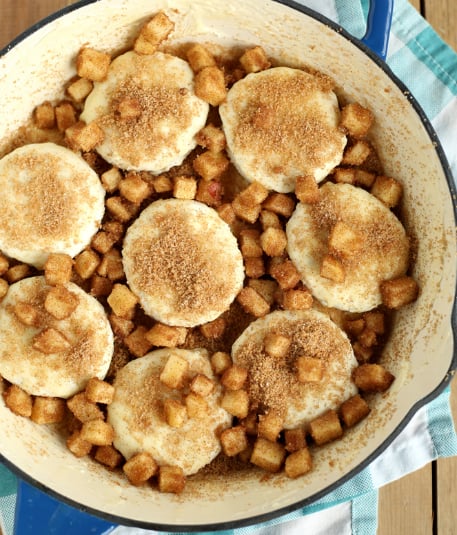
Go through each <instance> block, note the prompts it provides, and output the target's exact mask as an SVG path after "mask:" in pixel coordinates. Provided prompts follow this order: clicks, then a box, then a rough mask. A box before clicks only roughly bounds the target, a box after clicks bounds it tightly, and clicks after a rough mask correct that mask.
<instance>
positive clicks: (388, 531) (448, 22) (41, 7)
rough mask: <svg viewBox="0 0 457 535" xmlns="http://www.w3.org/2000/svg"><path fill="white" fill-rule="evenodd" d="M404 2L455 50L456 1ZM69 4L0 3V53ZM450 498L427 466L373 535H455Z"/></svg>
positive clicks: (447, 475)
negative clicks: (414, 9) (421, 16)
mask: <svg viewBox="0 0 457 535" xmlns="http://www.w3.org/2000/svg"><path fill="white" fill-rule="evenodd" d="M410 1H411V4H413V5H414V6H415V7H416V9H417V10H418V11H419V12H422V14H423V15H424V16H425V17H426V18H427V20H428V21H429V22H430V24H431V25H432V26H433V27H434V28H435V30H436V31H437V32H438V34H440V35H441V37H442V38H443V39H444V40H445V41H447V42H448V44H450V45H451V46H452V47H453V48H454V49H457V0H410ZM71 3H72V2H71V0H39V1H34V0H0V48H2V47H3V46H4V45H6V44H7V43H8V42H9V41H10V40H11V39H13V38H14V37H15V36H17V35H18V34H19V33H20V32H21V31H23V30H24V29H26V28H27V27H29V26H30V25H31V24H32V23H34V22H37V21H38V20H40V19H42V18H43V17H45V16H46V15H48V14H49V13H52V12H53V11H55V10H57V9H59V8H61V7H64V6H66V5H68V4H71ZM421 8H422V11H421ZM452 403H453V409H454V420H455V421H457V420H456V417H457V384H454V385H453V388H452ZM456 497H457V458H452V459H440V460H439V461H438V462H436V463H430V464H429V465H427V466H426V467H424V468H422V469H421V470H418V471H417V472H415V473H413V474H410V475H408V476H406V477H404V478H402V479H400V480H399V481H396V482H394V483H391V484H389V485H387V486H385V487H384V488H382V489H381V490H380V498H379V528H378V535H397V534H398V535H409V534H411V535H457V509H456V504H455V500H456ZM0 535H1V534H0Z"/></svg>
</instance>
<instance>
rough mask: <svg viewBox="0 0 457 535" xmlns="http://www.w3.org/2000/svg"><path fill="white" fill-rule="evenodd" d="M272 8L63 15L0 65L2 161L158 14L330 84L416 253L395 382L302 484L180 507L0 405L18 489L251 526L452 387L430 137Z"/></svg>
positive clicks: (249, 488) (178, 31)
mask: <svg viewBox="0 0 457 535" xmlns="http://www.w3.org/2000/svg"><path fill="white" fill-rule="evenodd" d="M290 5H291V6H292V7H290V6H286V5H283V4H280V3H276V2H273V1H271V0H250V1H249V2H246V1H245V0H231V1H230V2H225V1H222V0H218V1H216V0H187V1H186V0H169V1H166V0H151V1H145V0H100V1H98V2H82V3H79V4H76V5H74V6H71V7H70V8H69V9H66V10H64V11H63V12H61V13H59V14H58V15H56V16H54V17H50V18H49V19H47V21H45V23H42V24H39V25H37V26H35V27H33V28H32V30H31V31H30V32H28V33H27V34H26V35H25V36H23V37H22V38H20V39H18V40H17V41H16V42H14V43H13V45H14V46H11V47H9V48H8V49H7V53H6V54H4V55H3V56H1V57H0V94H1V95H2V106H1V107H0V125H1V126H0V153H2V151H3V150H4V148H5V146H6V144H7V141H8V139H9V138H10V136H11V135H12V134H13V133H14V131H15V130H16V129H17V128H18V127H19V126H20V125H21V124H23V123H24V122H25V121H26V120H27V119H28V118H29V116H30V114H31V112H32V110H33V109H34V107H35V106H36V105H37V104H39V103H40V102H42V101H44V100H48V99H50V100H54V99H57V98H60V97H62V96H63V95H62V87H63V85H64V83H65V82H66V81H67V80H68V79H69V78H71V77H72V76H73V75H74V74H75V62H74V60H75V56H76V54H77V52H78V50H79V49H80V47H81V46H82V45H83V44H89V45H90V46H93V47H95V48H97V49H100V50H104V51H109V52H111V53H116V52H119V51H121V50H124V49H125V48H126V47H129V46H130V45H131V44H132V42H133V36H134V35H135V34H136V33H137V31H138V29H139V28H140V27H141V25H142V23H143V22H144V21H145V20H147V19H148V18H149V17H150V16H151V15H152V14H154V13H155V12H157V11H158V10H161V9H164V10H165V11H166V12H167V13H168V14H169V16H170V17H171V18H172V19H173V20H174V22H175V32H174V36H173V38H174V39H175V40H177V41H181V42H186V41H205V40H210V41H213V42H215V41H216V42H220V43H222V44H226V45H235V46H240V47H246V46H253V45H258V44H260V45H262V46H263V47H264V48H265V49H266V51H267V54H268V55H269V56H272V57H274V58H275V59H276V60H278V61H279V62H281V63H284V64H287V65H290V66H297V67H302V66H310V67H313V68H315V69H318V70H320V71H322V72H324V73H326V74H328V75H330V76H331V77H332V78H333V79H334V80H335V81H336V84H337V90H338V93H339V95H340V96H341V98H342V99H348V100H354V101H358V102H360V103H361V104H362V105H364V106H367V107H369V108H370V109H371V110H373V112H374V114H375V117H376V121H375V126H374V128H373V141H374V143H375V145H376V148H377V150H378V152H379V155H380V157H381V160H382V163H383V165H384V168H385V173H386V174H388V175H392V176H394V177H396V178H398V179H400V180H401V181H402V183H403V184H404V188H405V195H404V203H403V208H402V211H403V220H404V222H405V225H406V227H407V230H408V232H409V234H410V235H411V236H412V237H413V238H414V239H415V240H417V259H416V262H415V265H414V270H413V275H414V276H415V277H416V279H417V280H418V281H419V284H420V287H421V294H420V297H419V299H418V301H417V302H416V303H414V304H413V305H411V306H408V307H406V308H405V309H403V310H402V311H401V312H399V313H397V314H396V315H395V319H394V323H393V332H392V336H391V339H390V342H389V344H388V346H387V348H386V351H385V355H384V357H383V362H384V364H385V365H386V366H387V367H388V368H389V369H390V370H391V371H392V372H393V373H394V374H395V376H396V380H395V382H394V384H393V386H392V387H391V389H390V390H389V392H388V393H387V394H385V395H380V396H378V397H377V399H374V400H372V401H371V404H372V407H373V410H372V412H371V414H370V415H369V417H368V418H367V420H366V421H365V422H364V423H363V424H362V425H360V426H358V427H357V428H355V429H353V430H352V431H351V432H348V433H346V435H345V438H344V440H342V441H338V442H336V443H334V444H331V445H329V446H327V447H325V448H320V449H319V450H317V451H316V452H315V457H314V459H315V468H314V470H313V471H312V472H311V473H310V474H309V475H307V476H305V477H302V478H299V479H296V480H289V479H287V478H285V477H284V476H281V475H279V476H272V477H268V478H266V479H265V478H263V479H262V474H260V473H259V472H255V471H253V472H250V475H249V476H246V475H245V476H243V477H233V478H226V477H225V478H224V479H223V480H221V478H218V477H208V478H206V479H205V480H203V481H193V480H192V479H191V480H190V481H189V482H188V485H187V490H186V491H185V492H184V494H183V495H182V496H181V497H175V496H172V495H169V494H160V493H158V492H155V491H152V490H151V489H150V488H147V487H144V488H135V487H133V486H131V485H129V484H127V483H126V481H125V479H124V478H123V477H122V476H120V475H118V474H116V473H111V472H108V471H107V470H106V469H104V468H102V467H100V466H98V465H97V464H96V463H95V462H92V461H91V460H89V459H76V458H74V457H73V455H72V454H71V453H69V451H67V449H66V447H65V444H64V439H63V438H62V436H61V435H60V434H59V433H58V432H56V431H55V430H54V429H53V428H52V427H46V426H37V425H35V424H33V423H32V422H30V421H29V420H27V419H23V418H19V417H17V416H14V415H13V414H12V413H11V412H10V411H9V410H8V409H7V408H6V407H5V406H4V404H3V401H0V429H1V431H2V433H1V439H0V454H1V457H2V459H3V460H4V461H5V463H6V464H7V465H8V466H10V467H11V468H12V469H14V470H15V471H16V473H17V474H18V475H19V476H21V477H22V478H24V479H25V480H27V481H29V482H31V483H32V484H34V485H36V486H37V487H38V488H40V489H43V490H45V491H46V492H48V493H49V494H50V495H53V496H56V497H58V498H59V499H62V500H64V501H66V502H67V503H69V504H72V505H74V506H76V507H78V508H80V509H82V510H87V511H90V512H92V513H94V514H96V515H99V516H101V517H103V518H106V519H108V520H110V521H113V522H118V523H120V524H124V525H135V526H139V527H145V528H150V529H158V530H166V531H204V530H215V529H225V528H228V527H239V526H242V525H248V524H253V523H257V522H259V521H261V520H266V519H269V518H272V517H275V516H278V515H280V514H284V513H286V512H289V511H292V510H295V509H297V508H299V507H302V506H303V505H306V504H309V503H312V502H313V501H315V500H316V499H317V498H319V497H321V496H322V495H324V494H325V493H327V492H328V491H329V490H332V489H334V488H335V487H336V486H338V485H340V484H341V483H342V482H343V481H346V480H347V479H348V478H349V477H351V476H352V475H354V474H355V473H357V472H358V471H359V470H361V469H362V468H363V467H365V466H367V464H368V463H369V462H371V461H372V460H373V459H374V458H375V457H376V456H378V455H379V454H380V453H381V452H382V451H383V450H384V449H385V448H386V446H387V445H388V444H389V443H390V442H391V441H392V440H393V438H394V437H395V436H396V435H398V433H399V432H400V431H401V429H402V428H403V427H404V426H405V425H406V423H407V422H408V421H409V419H410V418H411V416H412V415H413V414H414V412H415V411H416V410H417V409H418V408H419V407H420V406H421V405H423V404H424V403H425V402H426V401H428V400H430V399H432V398H433V397H434V396H436V395H437V394H438V393H439V392H441V391H442V390H443V389H444V387H445V386H446V385H447V384H448V383H449V380H450V378H451V375H453V370H454V368H455V366H456V359H455V355H454V343H455V341H454V331H455V311H454V306H455V305H454V302H455V300H454V297H455V284H456V280H455V279H456V252H455V211H454V207H453V202H452V199H453V198H455V189H454V185H453V181H452V176H451V173H450V170H449V167H448V164H447V163H446V159H445V157H444V154H443V151H442V149H441V146H440V144H439V141H438V139H437V138H436V135H435V133H434V131H433V129H432V128H431V126H430V124H429V122H428V120H427V119H426V117H425V115H424V113H423V112H422V111H421V109H420V108H419V106H418V105H417V103H416V101H415V100H414V98H413V97H412V96H411V94H410V93H409V92H408V91H407V89H406V88H405V87H404V86H403V85H402V84H401V82H399V81H398V80H397V79H396V78H395V77H394V76H393V74H392V73H391V72H390V70H389V69H388V68H387V67H386V65H385V64H384V63H383V62H382V61H380V60H379V59H378V58H377V57H376V56H375V55H374V54H373V53H371V52H370V51H369V50H368V49H367V48H366V47H365V46H363V45H362V44H361V43H360V42H358V41H357V40H355V39H353V38H352V37H351V36H349V35H348V34H347V33H346V32H344V31H343V30H342V29H341V28H338V27H336V26H335V25H334V24H332V23H330V22H329V21H327V20H326V19H324V18H322V17H321V16H319V15H317V14H315V13H314V12H312V11H310V10H308V9H305V8H303V7H301V6H298V5H296V4H293V5H292V3H290Z"/></svg>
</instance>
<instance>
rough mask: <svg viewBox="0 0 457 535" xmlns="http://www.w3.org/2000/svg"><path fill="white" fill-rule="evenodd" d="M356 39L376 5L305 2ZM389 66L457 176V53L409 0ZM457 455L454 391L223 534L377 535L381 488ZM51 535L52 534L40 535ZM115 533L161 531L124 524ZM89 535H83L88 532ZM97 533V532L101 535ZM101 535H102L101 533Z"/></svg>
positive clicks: (0, 474) (1, 518) (4, 517)
mask: <svg viewBox="0 0 457 535" xmlns="http://www.w3.org/2000/svg"><path fill="white" fill-rule="evenodd" d="M297 1H298V2H299V3H302V4H303V5H306V6H308V7H310V8H312V9H315V10H316V11H318V12H320V13H321V14H323V15H325V16H326V17H328V18H330V19H332V20H334V21H336V22H338V23H339V24H340V25H341V26H343V27H344V28H345V29H347V30H348V31H349V32H350V33H351V34H353V35H354V36H356V37H362V36H363V34H364V32H365V21H366V14H367V11H368V5H369V0H297ZM387 63H388V64H389V66H390V67H391V69H392V70H393V72H394V73H395V74H396V75H397V76H398V78H400V79H401V80H402V81H403V82H404V83H405V84H406V85H407V86H408V88H409V89H410V90H411V92H412V94H413V95H414V96H415V97H416V99H417V100H418V102H419V103H420V104H421V106H422V108H423V109H424V111H425V113H426V114H427V116H428V118H429V119H430V120H431V122H432V124H433V126H434V127H435V129H436V131H437V133H438V136H439V138H440V140H441V143H442V145H443V148H444V150H445V152H446V155H447V158H448V160H449V163H450V166H451V169H452V173H453V176H454V178H455V179H456V178H457V128H456V126H455V125H456V123H457V54H456V53H455V52H454V51H453V50H451V49H450V48H449V47H448V46H447V45H446V44H445V43H444V42H443V41H442V40H441V39H440V38H439V37H438V36H437V34H436V33H435V31H434V30H433V29H432V28H431V27H430V25H429V24H428V23H427V22H426V21H425V20H424V19H423V18H422V17H421V16H420V15H419V14H418V13H417V11H416V10H415V9H414V8H413V7H412V6H411V5H410V4H409V3H408V2H407V0H396V1H395V7H394V13H393V19H392V29H391V37H390V42H389V49H388V56H387ZM453 455H457V438H456V434H455V431H454V426H453V421H452V416H451V411H450V407H449V388H448V389H446V390H445V391H444V392H443V393H442V394H441V395H440V396H438V397H437V398H436V399H435V400H433V401H432V402H430V403H429V404H428V405H426V406H425V407H423V408H422V409H420V410H419V412H418V413H417V414H416V415H415V416H414V418H413V419H412V420H411V422H410V423H409V424H408V425H407V426H406V428H405V429H404V430H403V431H402V433H401V434H400V435H399V436H398V437H397V438H396V439H395V440H394V442H393V443H392V444H391V445H390V446H389V448H388V449H387V450H386V451H385V452H384V453H383V455H382V456H380V457H379V458H378V459H376V460H375V461H374V462H373V463H372V464H371V465H370V466H368V467H367V468H366V469H365V470H363V471H362V472H360V473H359V474H357V475H356V476H355V477H353V478H352V479H350V480H349V481H347V482H346V483H344V484H343V485H342V486H340V487H339V488H338V489H336V490H335V491H334V492H332V493H330V494H328V495H326V496H325V497H324V498H322V499H321V500H319V501H318V502H315V503H314V504H313V505H310V506H308V507H305V508H303V509H300V510H298V511H295V512H294V513H291V514H288V515H287V516H283V517H280V518H277V519H275V520H272V521H269V522H266V523H264V524H261V525H257V526H253V527H245V528H240V529H237V530H230V531H224V532H218V533H219V534H222V535H225V534H226V535H248V534H249V535H250V534H252V535H283V534H284V535H295V534H296V535H298V534H302V533H305V532H308V533H311V534H312V535H375V534H376V530H377V500H378V494H377V489H378V488H380V487H381V486H382V485H384V484H386V483H389V482H391V481H393V480H395V479H398V478H400V477H402V476H403V475H405V474H408V473H410V472H412V471H414V470H417V469H418V468H420V467H422V466H424V465H425V464H427V463H429V462H430V461H432V460H434V459H437V458H439V457H448V456H453ZM15 496H16V480H15V477H14V476H13V475H12V474H11V473H10V472H9V471H8V470H7V469H6V468H5V467H3V466H1V465H0V522H1V526H2V529H3V531H4V533H5V535H12V533H13V522H14V508H15ZM40 533H43V534H45V533H48V532H47V531H42V532H39V531H37V535H40ZM110 533H111V534H112V535H142V534H146V533H149V534H151V533H155V532H152V531H146V530H142V529H135V528H126V527H122V526H119V527H117V528H115V529H114V531H110ZM82 535H83V534H82ZM95 535H97V534H95ZM98 535H101V534H98Z"/></svg>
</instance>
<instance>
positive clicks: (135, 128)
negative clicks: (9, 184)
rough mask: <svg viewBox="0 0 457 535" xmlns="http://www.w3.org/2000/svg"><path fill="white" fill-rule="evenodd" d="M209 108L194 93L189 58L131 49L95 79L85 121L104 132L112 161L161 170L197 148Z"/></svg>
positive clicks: (100, 148) (100, 147)
mask: <svg viewBox="0 0 457 535" xmlns="http://www.w3.org/2000/svg"><path fill="white" fill-rule="evenodd" d="M208 109H209V106H208V104H207V103H206V102H205V101H203V100H202V99H200V98H198V97H197V96H196V95H195V93H194V90H193V73H192V70H191V68H190V67H189V65H188V63H187V62H185V61H183V60H182V59H180V58H178V57H176V56H171V55H169V54H163V53H161V52H156V53H154V54H152V55H140V54H137V53H135V52H132V51H130V52H126V53H125V54H122V55H121V56H118V57H117V58H116V59H115V60H114V61H113V62H112V63H111V65H110V66H109V69H108V72H107V75H106V79H104V80H103V81H101V82H95V87H94V89H93V90H92V91H91V93H90V95H89V96H88V97H87V99H86V101H85V103H84V110H83V112H82V114H81V120H82V121H84V122H85V123H87V124H91V123H93V122H95V124H96V125H97V126H98V127H99V128H100V130H101V131H102V136H103V140H102V141H101V143H99V144H97V152H98V153H99V154H100V155H101V156H102V157H103V158H104V159H105V160H106V161H107V162H109V163H111V164H112V165H115V166H117V167H120V168H121V169H127V170H136V171H151V172H153V173H156V174H158V173H162V172H164V171H168V169H170V168H171V167H173V166H176V165H180V164H181V163H182V162H183V160H184V158H185V157H186V156H187V155H188V154H189V152H190V151H191V150H192V149H194V148H195V146H196V141H195V134H197V132H198V131H200V130H201V129H202V128H203V126H204V125H205V123H206V118H207V115H208Z"/></svg>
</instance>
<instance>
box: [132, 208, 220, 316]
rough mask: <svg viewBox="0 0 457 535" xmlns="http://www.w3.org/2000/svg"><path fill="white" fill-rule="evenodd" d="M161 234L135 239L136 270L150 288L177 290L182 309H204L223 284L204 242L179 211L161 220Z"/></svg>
mask: <svg viewBox="0 0 457 535" xmlns="http://www.w3.org/2000/svg"><path fill="white" fill-rule="evenodd" d="M159 224H160V236H159V237H158V238H156V239H152V240H151V239H147V238H144V239H140V240H138V242H136V243H135V245H134V249H135V251H136V253H135V256H134V266H135V271H136V273H137V274H138V276H139V278H140V284H141V286H142V287H143V288H144V290H145V291H147V292H154V293H157V292H158V291H159V292H160V290H158V288H163V295H167V294H168V293H169V292H170V290H171V291H172V292H173V294H174V300H173V301H174V306H176V307H177V309H178V310H180V311H183V310H184V311H195V312H204V311H205V310H208V308H212V307H213V306H214V305H215V303H217V302H218V301H219V299H220V297H221V293H222V292H223V287H222V285H220V286H217V285H216V286H215V285H214V273H213V267H212V265H211V263H210V261H209V259H208V258H205V255H204V254H203V247H202V244H201V243H199V241H198V239H196V236H194V235H192V234H190V233H189V229H188V224H187V222H186V221H185V219H181V218H179V216H177V214H173V217H171V218H169V219H167V220H165V221H161V222H160V223H159Z"/></svg>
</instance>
